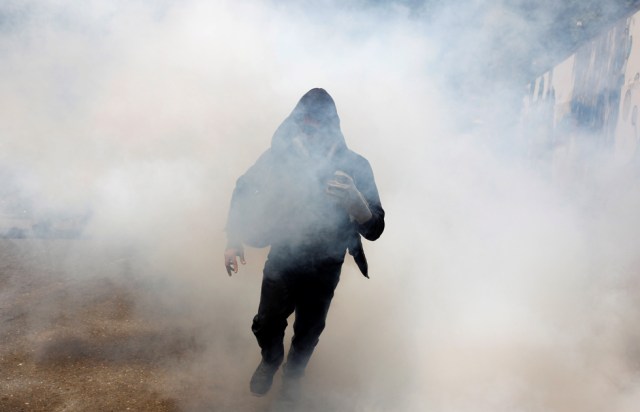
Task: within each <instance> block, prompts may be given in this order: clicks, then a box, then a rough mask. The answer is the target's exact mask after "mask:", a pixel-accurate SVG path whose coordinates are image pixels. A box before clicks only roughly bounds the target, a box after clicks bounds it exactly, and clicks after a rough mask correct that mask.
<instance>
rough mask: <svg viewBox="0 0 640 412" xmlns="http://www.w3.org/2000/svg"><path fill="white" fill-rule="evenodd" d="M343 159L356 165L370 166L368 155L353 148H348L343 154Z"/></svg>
mask: <svg viewBox="0 0 640 412" xmlns="http://www.w3.org/2000/svg"><path fill="white" fill-rule="evenodd" d="M343 159H344V161H345V162H346V163H348V164H352V165H354V166H369V161H368V160H367V158H366V157H364V156H362V155H361V154H360V153H356V152H354V151H353V150H351V149H346V150H345V151H344V154H343Z"/></svg>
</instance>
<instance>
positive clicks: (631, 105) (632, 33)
mask: <svg viewBox="0 0 640 412" xmlns="http://www.w3.org/2000/svg"><path fill="white" fill-rule="evenodd" d="M639 106H640V12H636V13H634V14H632V15H630V16H627V17H625V18H623V19H621V20H620V21H618V22H617V23H615V24H614V25H613V26H611V27H609V28H608V29H607V30H606V31H605V32H603V33H601V34H600V35H599V36H597V37H596V38H594V39H593V40H591V41H589V42H587V43H586V44H584V45H583V46H582V47H580V48H579V49H578V50H577V51H576V52H575V53H574V54H573V55H571V56H569V57H568V58H567V59H565V60H564V61H563V62H561V63H559V64H558V65H557V66H555V67H553V68H552V69H551V70H549V71H548V72H546V73H544V74H543V75H541V76H540V77H538V78H537V79H535V80H534V81H533V82H532V83H531V84H530V85H529V94H528V95H527V96H526V97H525V101H524V108H525V109H524V116H523V131H524V132H523V133H524V134H525V139H526V141H527V142H528V148H529V155H530V157H531V158H532V159H533V160H534V161H536V162H540V163H543V164H545V165H548V169H549V170H550V172H551V173H552V175H553V176H554V177H557V178H563V177H573V176H570V175H575V174H578V175H580V174H585V173H589V171H590V169H592V168H594V167H598V165H600V164H601V163H600V162H599V160H603V159H604V158H605V157H606V158H608V159H609V160H613V161H614V162H615V163H617V164H619V165H626V166H628V167H629V168H635V167H636V164H638V166H640V143H639V136H638V122H640V119H638V116H639V113H638V111H639V110H640V109H639V108H638V107H639ZM638 169H639V170H640V167H638Z"/></svg>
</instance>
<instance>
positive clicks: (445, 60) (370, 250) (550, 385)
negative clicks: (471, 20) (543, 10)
mask: <svg viewBox="0 0 640 412" xmlns="http://www.w3.org/2000/svg"><path fill="white" fill-rule="evenodd" d="M2 9H4V10H2ZM471 9H473V8H471ZM0 10H2V11H3V13H4V16H5V17H4V18H3V19H2V20H0V56H1V59H2V62H3V63H2V65H0V113H2V115H1V117H2V120H1V121H0V124H1V126H0V128H1V129H0V149H1V154H0V166H1V167H2V168H4V169H7V170H11V171H12V172H13V173H15V174H17V175H18V176H19V178H18V181H19V182H20V187H21V188H22V190H23V192H25V193H24V195H25V196H28V197H29V198H31V199H34V202H35V205H36V206H35V207H36V208H42V209H46V208H54V209H57V210H84V209H86V208H88V209H90V210H91V220H90V221H89V224H88V226H87V227H86V232H85V236H86V237H88V238H90V239H91V241H93V242H98V243H99V244H104V245H108V246H105V248H108V247H113V245H126V247H128V248H131V250H134V251H135V256H136V261H137V262H138V263H137V264H136V266H135V267H134V270H133V271H134V272H135V273H134V275H135V276H142V277H144V278H145V279H153V282H157V284H156V283H154V284H155V285H156V289H154V291H155V292H154V293H155V295H154V296H156V297H157V298H158V299H157V300H155V301H154V300H153V299H152V301H150V302H139V303H138V305H137V308H138V310H139V316H141V317H142V318H144V319H149V320H150V321H152V322H153V321H157V322H165V323H167V324H169V325H174V326H177V325H180V326H181V327H183V328H184V333H185V334H193V335H194V339H195V340H196V341H197V342H198V345H200V346H199V347H200V348H201V349H200V350H199V351H197V352H196V353H195V354H194V355H193V357H191V358H189V361H188V362H176V364H175V365H174V364H173V363H171V361H170V360H164V362H167V363H168V364H170V366H171V375H170V376H173V377H174V379H173V380H172V379H168V381H167V383H166V387H165V388H164V390H166V394H167V396H175V397H176V399H178V404H179V406H180V407H182V408H184V409H185V410H207V408H211V409H215V410H259V409H260V408H262V407H264V405H265V404H267V403H268V402H269V401H270V398H267V399H266V400H265V399H256V398H251V397H248V387H247V386H248V379H249V376H250V374H251V372H252V370H253V367H254V366H255V364H257V362H258V359H259V349H258V347H257V344H255V342H254V338H253V336H252V335H251V331H250V329H249V325H250V320H251V318H252V316H253V315H254V312H255V310H256V309H257V303H258V297H259V284H260V276H261V265H262V262H263V260H264V254H265V253H264V251H262V250H248V252H247V260H248V261H249V264H248V265H247V266H246V267H241V268H240V273H238V274H237V275H234V277H232V278H228V277H227V275H226V272H225V270H224V267H223V264H222V252H223V249H224V246H225V242H226V240H225V238H224V232H223V228H224V224H225V219H226V212H227V208H228V203H229V199H230V195H231V191H232V189H233V185H234V183H235V179H236V178H237V177H238V176H240V175H241V174H242V173H243V172H244V171H245V170H246V169H247V168H248V167H249V166H250V165H251V164H252V163H253V161H254V160H255V159H256V158H257V157H258V156H259V155H260V154H261V153H262V152H263V151H264V150H265V149H266V148H267V147H268V146H269V144H270V138H271V135H272V134H273V132H274V131H275V128H276V127H277V126H278V124H279V123H280V122H281V121H282V120H283V119H284V118H285V117H286V116H287V115H288V114H289V112H290V111H291V110H292V109H293V107H294V105H295V103H296V102H297V100H298V99H299V98H300V96H302V94H304V93H305V92H306V91H307V90H309V89H311V88H312V87H323V88H325V89H326V90H327V91H328V92H329V93H330V94H331V95H332V96H333V98H334V99H335V101H336V105H337V108H338V113H339V115H340V117H341V124H342V130H343V132H344V135H345V138H346V140H347V145H348V146H349V147H350V148H351V149H353V150H354V151H356V152H358V153H360V154H362V155H364V156H365V157H367V158H368V160H369V161H370V163H371V165H372V167H373V170H374V174H375V177H376V181H377V184H378V189H379V192H380V195H381V199H382V204H383V206H384V208H385V210H386V212H387V219H386V222H387V229H386V232H385V233H384V234H383V235H382V237H381V238H380V239H379V240H378V241H376V242H375V243H369V242H365V250H366V252H367V256H368V258H369V263H370V268H371V280H366V279H364V278H362V277H361V276H360V275H359V274H358V272H357V269H356V268H355V266H354V265H353V263H352V262H351V260H350V258H349V259H348V260H347V264H346V265H345V268H344V270H343V275H342V281H341V284H340V285H339V286H338V290H337V292H336V297H335V298H334V302H333V305H332V308H331V310H330V313H329V319H328V322H327V329H326V330H325V332H324V334H323V335H322V337H321V342H320V344H319V346H318V348H317V350H316V353H315V354H314V357H313V358H312V360H311V363H310V365H309V369H308V372H307V377H306V378H305V386H306V388H307V389H308V392H307V395H306V398H305V401H304V402H305V405H306V407H307V408H308V410H363V411H365V410H366V411H376V410H380V411H386V410H405V411H414V410H435V411H477V410H491V411H513V410H520V411H537V410H545V411H574V410H580V411H600V410H611V411H631V410H634V409H633V408H634V405H636V404H637V400H638V398H639V397H640V393H639V392H638V389H637V378H638V375H637V371H636V369H637V368H636V365H637V356H638V353H637V351H635V350H634V349H633V348H634V347H635V346H637V341H638V338H639V335H640V333H639V332H640V331H639V330H638V328H637V326H635V325H636V324H637V320H638V314H639V307H638V305H637V303H636V302H637V297H638V293H637V292H636V291H635V290H636V288H637V287H638V285H637V282H636V281H635V280H634V276H635V273H636V271H637V265H638V260H637V256H638V247H637V245H636V244H635V243H636V242H635V236H636V233H637V229H638V227H637V223H635V220H636V219H635V211H636V210H638V208H637V206H639V200H640V196H638V191H637V189H638V187H637V183H636V181H635V180H634V179H631V178H627V177H626V176H623V175H621V174H620V173H618V172H617V171H612V170H607V173H603V174H602V175H599V177H598V179H599V180H598V179H594V181H593V182H592V181H587V182H586V183H585V182H584V181H581V182H580V183H581V185H582V186H581V187H580V188H579V189H574V190H573V191H572V192H571V193H572V194H575V193H578V194H579V196H576V197H574V198H572V197H570V196H568V195H567V194H566V193H565V192H563V190H564V189H563V188H560V189H559V188H557V187H556V186H554V183H553V182H552V181H550V180H549V179H547V178H546V177H545V174H544V173H541V171H539V170H536V169H535V168H533V167H531V165H530V164H529V163H527V161H526V159H525V158H524V157H521V156H520V154H521V153H522V151H521V150H520V147H519V146H518V145H519V143H520V142H519V141H518V139H517V136H516V134H515V133H516V131H515V128H513V127H512V126H514V125H515V119H516V118H517V116H518V115H519V108H518V107H516V106H514V105H513V101H514V99H513V96H519V94H520V93H521V92H524V87H523V88H522V89H521V90H511V89H508V88H507V87H506V86H504V85H503V84H502V83H500V82H495V80H496V79H497V80H499V79H500V78H501V77H507V76H508V75H509V73H502V72H500V70H499V68H496V70H495V71H493V72H491V73H490V74H491V75H493V76H495V78H488V77H487V76H488V74H487V71H486V70H485V69H484V68H483V70H480V69H479V68H477V67H472V66H473V64H472V63H470V62H472V61H474V60H475V59H474V58H473V57H474V56H476V55H479V54H482V53H484V52H489V51H490V50H491V49H492V48H494V47H500V46H501V45H500V44H496V43H495V38H494V37H493V36H492V34H493V33H495V31H496V30H507V29H510V28H512V27H516V26H517V25H518V24H520V18H519V17H517V16H511V15H509V14H508V13H506V12H504V11H503V10H502V9H501V8H500V7H495V8H493V9H492V10H493V11H492V12H491V13H487V14H486V15H483V16H482V18H481V19H480V23H479V24H478V25H477V26H471V27H460V26H459V25H456V24H455V16H463V17H461V20H462V21H463V22H464V21H467V20H466V17H465V16H466V13H467V12H468V11H469V10H470V9H469V8H467V9H465V8H462V9H452V8H445V9H444V10H443V13H442V14H439V15H438V17H439V18H440V19H436V18H433V19H432V20H430V24H429V25H426V24H425V23H422V22H421V21H422V20H421V19H420V18H419V17H420V16H419V11H420V10H418V11H417V13H418V15H417V16H416V15H415V12H416V10H415V9H411V8H409V7H405V6H401V5H397V4H391V5H377V6H368V7H365V6H364V5H362V4H360V3H358V2H347V3H346V4H337V3H333V2H320V4H310V3H304V4H303V5H293V4H290V3H288V2H270V3H262V2H257V1H246V2H240V3H238V2H231V1H215V2H205V1H200V0H189V1H185V2H171V1H165V2H160V3H155V2H146V1H134V2H105V1H88V2H83V3H82V5H79V4H73V3H69V2H65V1H59V0H50V1H45V2H27V3H24V4H18V3H14V2H10V3H8V4H7V5H5V6H2V7H0ZM412 10H413V12H414V13H412ZM465 10H466V11H465ZM501 10H502V11H501ZM458 11H459V12H460V13H457V12H458ZM538 18H539V19H540V21H544V18H543V17H541V16H538ZM529 35H531V36H533V37H535V35H536V30H535V29H528V31H527V32H526V33H524V35H523V34H521V33H519V35H518V36H515V37H514V36H512V37H509V38H510V39H511V41H512V42H513V43H509V44H508V45H507V46H508V47H514V48H517V43H518V41H523V42H526V41H529V40H530V37H529ZM448 39H455V41H453V40H452V41H451V42H448ZM467 59H468V60H467ZM450 72H452V73H456V76H457V77H454V78H458V79H461V83H460V84H451V83H450V82H447V81H445V79H450V78H451V77H449V76H448V74H449V73H450ZM479 83H481V86H482V87H480V85H479ZM487 84H494V85H496V86H495V87H488V89H489V91H488V93H486V94H485V95H483V96H478V95H477V94H473V97H472V98H468V99H467V98H466V96H467V94H466V93H465V88H467V87H470V88H471V89H473V90H470V91H473V92H477V91H478V90H484V87H485V85H487ZM474 85H475V86H478V89H475V88H474V87H473V86H474ZM460 88H462V90H460ZM453 89H456V90H454V91H455V93H454V92H452V90H453ZM480 120H483V121H484V122H480ZM87 242H89V240H87ZM92 253H94V254H98V255H99V254H100V252H99V250H98V251H94V252H92ZM132 253H133V252H132ZM84 268H86V267H84ZM107 272H108V271H107ZM99 275H104V272H99V273H96V274H92V273H91V271H90V270H75V271H74V276H77V277H83V276H99ZM72 295H73V293H72ZM45 303H46V302H45ZM44 312H45V311H43V310H42V309H41V310H40V311H38V312H36V313H37V314H38V316H40V315H42V316H44V315H43V313H44ZM157 313H160V314H162V315H161V316H156V314H157ZM159 318H162V319H159ZM37 323H38V322H35V324H37ZM34 327H35V326H34ZM288 337H289V335H288ZM184 382H186V383H184ZM189 384H193V385H196V384H198V385H200V386H198V388H202V389H201V390H197V391H196V394H197V396H195V398H197V399H194V398H193V397H192V398H190V399H184V398H180V394H181V393H183V392H181V391H183V390H184V387H183V386H181V385H189Z"/></svg>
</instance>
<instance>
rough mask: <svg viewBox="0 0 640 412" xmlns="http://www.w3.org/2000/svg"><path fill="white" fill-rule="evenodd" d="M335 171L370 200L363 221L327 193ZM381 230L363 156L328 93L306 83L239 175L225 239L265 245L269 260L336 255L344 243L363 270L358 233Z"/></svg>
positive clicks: (318, 258)
mask: <svg viewBox="0 0 640 412" xmlns="http://www.w3.org/2000/svg"><path fill="white" fill-rule="evenodd" d="M301 136H313V137H312V138H301ZM337 170H341V171H343V172H345V173H347V174H349V175H350V176H351V177H352V178H353V180H354V182H355V185H356V187H357V188H358V190H359V191H360V192H361V193H362V195H363V196H364V198H365V199H366V201H367V202H368V204H369V208H370V210H371V213H372V218H371V219H370V220H368V221H367V222H366V223H364V224H362V225H361V224H358V223H357V222H356V221H355V220H353V219H352V218H350V217H349V215H348V213H347V212H346V211H345V210H344V209H343V208H342V207H341V206H340V205H338V204H337V202H336V201H335V199H333V198H332V197H331V196H329V195H327V193H326V186H327V182H328V181H329V180H331V179H333V178H334V173H335V172H336V171H337ZM383 230H384V210H383V209H382V206H381V204H380V198H379V196H378V191H377V188H376V185H375V181H374V178H373V172H372V170H371V167H370V165H369V162H368V161H367V160H366V159H365V158H364V157H362V156H360V155H358V154H356V153H355V152H353V151H351V150H349V149H348V148H347V145H346V143H345V140H344V136H343V135H342V131H341V130H340V119H339V117H338V113H337V110H336V106H335V103H334V101H333V99H332V98H331V96H330V95H329V94H328V93H327V92H326V91H325V90H323V89H312V90H310V91H309V92H307V93H306V94H305V95H304V96H303V97H302V98H301V99H300V101H299V102H298V104H297V105H296V107H295V108H294V110H293V112H292V113H291V114H290V115H289V116H288V117H287V118H286V119H285V120H284V121H283V122H282V124H281V125H280V126H279V127H278V129H277V130H276V132H275V133H274V135H273V139H272V141H271V148H269V149H268V150H267V151H266V152H265V153H263V154H262V156H260V158H259V159H258V160H257V162H256V163H255V164H254V165H253V166H252V167H251V168H249V170H248V171H247V172H246V173H245V174H244V175H243V176H241V177H240V178H239V179H238V181H237V183H236V188H235V190H234V193H233V196H232V199H231V207H230V210H229V218H228V221H227V237H228V240H229V246H230V247H240V246H241V244H242V243H245V244H247V245H249V246H254V247H265V246H268V245H271V251H270V254H269V259H278V258H282V259H283V261H286V260H290V259H292V258H293V259H294V260H297V259H300V258H302V259H310V260H312V261H320V262H321V261H323V260H327V261H340V262H341V261H342V260H343V259H344V254H345V251H346V250H347V249H348V250H349V253H350V254H352V255H353V256H354V258H355V260H356V263H357V264H358V266H359V268H360V270H361V271H362V273H363V274H364V275H365V276H367V263H366V259H365V257H364V252H363V249H362V243H361V239H360V236H363V237H365V238H366V239H368V240H376V239H377V238H378V237H379V236H380V234H381V233H382V231H383Z"/></svg>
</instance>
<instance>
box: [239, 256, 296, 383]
mask: <svg viewBox="0 0 640 412" xmlns="http://www.w3.org/2000/svg"><path fill="white" fill-rule="evenodd" d="M293 310H294V300H293V297H292V295H291V290H290V285H288V284H287V282H286V279H285V278H284V276H283V275H282V273H281V272H280V271H278V270H275V269H273V268H272V267H271V266H270V265H269V264H267V265H265V269H264V277H263V279H262V290H261V292H260V305H259V307H258V313H257V314H256V316H255V317H254V318H253V324H252V326H251V330H252V331H253V333H254V335H255V336H256V339H257V341H258V345H259V346H260V348H261V350H262V361H261V362H260V364H259V365H258V367H257V368H256V370H255V372H254V374H253V376H252V378H251V384H250V388H251V392H253V393H254V394H256V395H263V394H265V393H267V392H268V391H269V389H270V388H271V384H272V382H273V375H274V374H275V373H276V371H277V370H278V368H279V367H280V364H281V363H282V360H283V358H284V343H283V339H284V332H285V329H286V328H287V318H288V317H289V316H290V315H291V313H293Z"/></svg>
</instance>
